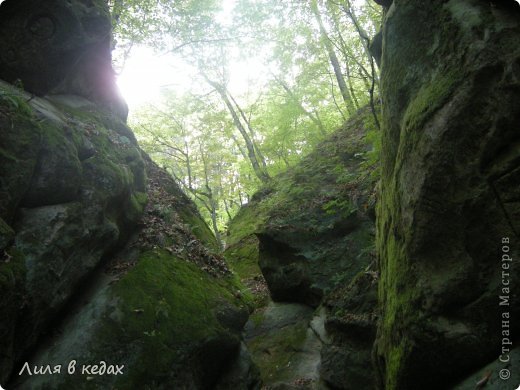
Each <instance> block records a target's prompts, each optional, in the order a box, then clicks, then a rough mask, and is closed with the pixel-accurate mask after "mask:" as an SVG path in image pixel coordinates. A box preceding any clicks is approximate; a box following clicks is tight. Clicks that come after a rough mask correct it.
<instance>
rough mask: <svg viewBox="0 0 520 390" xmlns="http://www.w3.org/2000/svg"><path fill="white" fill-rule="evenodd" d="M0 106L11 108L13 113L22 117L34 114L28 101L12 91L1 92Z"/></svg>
mask: <svg viewBox="0 0 520 390" xmlns="http://www.w3.org/2000/svg"><path fill="white" fill-rule="evenodd" d="M0 106H3V107H9V109H10V110H11V111H13V112H16V113H18V114H19V115H22V116H26V117H29V116H31V114H32V110H31V108H30V107H29V106H28V104H27V101H26V100H25V99H24V98H23V97H21V96H20V95H18V94H16V93H12V92H10V91H6V90H0Z"/></svg>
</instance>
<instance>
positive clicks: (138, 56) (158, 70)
mask: <svg viewBox="0 0 520 390" xmlns="http://www.w3.org/2000/svg"><path fill="white" fill-rule="evenodd" d="M190 80H191V78H190V76H189V75H188V74H187V69H186V65H185V64H182V65H180V64H179V62H178V60H176V59H175V58H174V57H173V56H168V55H161V54H156V53H154V51H153V49H151V48H147V47H135V48H133V49H132V52H131V54H130V57H129V58H128V60H127V61H126V64H125V66H124V68H123V70H122V72H121V73H120V75H119V76H118V77H117V85H118V86H119V89H120V90H121V93H122V94H123V97H124V98H125V100H126V102H127V103H128V105H129V107H130V109H131V110H132V109H133V108H137V107H138V106H142V105H144V104H146V103H156V102H157V101H158V100H159V99H160V98H161V90H162V89H164V88H170V87H171V88H174V89H176V90H186V89H189V83H190Z"/></svg>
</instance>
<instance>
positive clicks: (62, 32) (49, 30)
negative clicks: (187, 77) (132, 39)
mask: <svg viewBox="0 0 520 390" xmlns="http://www.w3.org/2000/svg"><path fill="white" fill-rule="evenodd" d="M111 29H112V26H111V19H110V15H109V11H108V6H107V3H106V1H105V0H95V1H92V0H71V1H59V0H39V1H34V0H6V1H5V2H3V3H2V4H1V5H0V36H1V37H2V38H1V39H0V79H3V80H6V81H8V82H15V81H17V82H19V83H21V85H23V87H24V89H25V90H27V91H30V92H32V93H34V94H36V95H38V96H43V95H48V94H75V95H79V96H83V97H85V98H87V99H90V100H91V101H94V102H96V103H98V104H99V105H101V106H103V107H105V108H106V109H108V110H111V111H112V112H114V113H116V114H117V115H119V116H120V117H121V118H123V119H126V115H127V113H128V109H127V107H126V103H125V102H124V101H123V99H122V98H121V97H120V96H119V92H118V90H117V87H116V85H115V74H114V71H113V70H112V63H111V39H112V34H111Z"/></svg>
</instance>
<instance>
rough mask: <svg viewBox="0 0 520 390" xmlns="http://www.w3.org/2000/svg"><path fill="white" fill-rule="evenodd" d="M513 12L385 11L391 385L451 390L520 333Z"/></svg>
mask: <svg viewBox="0 0 520 390" xmlns="http://www.w3.org/2000/svg"><path fill="white" fill-rule="evenodd" d="M519 9H520V7H519V6H518V4H517V3H516V2H514V1H509V2H508V1H503V2H484V1H474V0H465V1H453V0H450V1H432V2H421V4H420V5H418V3H417V2H414V1H406V0H396V1H394V2H393V4H392V5H391V6H390V7H389V8H388V10H387V13H386V17H385V20H384V26H383V53H382V64H381V66H382V68H381V69H382V71H381V90H382V100H383V150H382V157H381V164H382V183H381V184H382V185H381V188H382V192H381V200H380V202H379V205H378V209H377V215H378V222H377V228H378V239H377V241H378V255H379V259H380V269H381V280H380V284H379V300H380V304H381V307H382V320H381V322H380V325H379V330H378V337H377V346H376V351H377V356H378V362H379V366H380V369H381V378H382V383H381V387H384V388H386V389H399V390H403V389H405V390H406V389H418V388H421V389H433V388H435V389H438V388H447V387H449V386H451V385H452V384H453V381H456V380H457V379H458V378H461V377H464V376H465V375H468V374H469V373H471V372H472V371H473V370H476V369H477V368H479V367H483V366H485V365H486V364H487V363H489V362H491V361H493V360H495V359H497V357H498V356H499V355H501V353H502V346H503V343H504V339H506V340H505V342H507V341H508V340H511V339H508V338H509V336H508V335H511V334H516V335H517V336H516V337H518V334H520V321H519V320H518V319H519V318H520V317H519V314H520V313H519V310H520V306H519V305H518V282H519V281H520V269H519V267H518V255H519V250H520V246H519V241H518V234H519V232H520V230H519V225H518V221H519V220H520V218H519V217H520V214H519V213H520V203H519V200H520V193H519V190H518V189H519V183H520V176H519V174H520V168H519V162H520V147H519V146H520V143H519V142H520V131H519V130H520V128H519V126H520V106H519V105H518V101H519V99H520V78H519V74H520V73H519V70H520V45H519V42H520V11H519ZM507 256H510V258H512V259H514V260H513V261H508V260H507ZM502 259H505V261H503V260H502ZM506 285H507V286H506ZM504 287H506V289H505V290H503V288H504ZM501 295H503V296H506V295H507V296H508V297H509V298H508V299H510V306H500V305H499V303H500V298H499V296H501ZM513 302H516V303H515V304H513ZM504 312H507V313H508V314H507V315H509V316H510V319H509V318H503V317H502V316H503V315H504V314H503V313H504ZM503 320H505V321H506V323H505V325H504V323H503V322H502V321H503ZM504 326H506V328H504ZM503 331H506V333H507V334H506V333H504V334H503V333H502V332H503ZM504 346H505V347H506V349H507V348H509V347H511V345H507V344H506V345H504ZM503 368H507V367H506V366H504V367H503ZM493 375H494V376H498V372H496V373H494V374H493ZM513 385H516V383H514V384H513V383H512V384H511V386H512V387H514V386H513Z"/></svg>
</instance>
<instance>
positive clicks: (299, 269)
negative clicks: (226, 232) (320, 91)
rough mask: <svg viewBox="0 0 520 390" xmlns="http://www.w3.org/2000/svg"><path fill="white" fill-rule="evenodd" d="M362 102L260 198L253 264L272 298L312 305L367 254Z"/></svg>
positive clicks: (369, 178) (368, 188)
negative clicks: (255, 261) (260, 218)
mask: <svg viewBox="0 0 520 390" xmlns="http://www.w3.org/2000/svg"><path fill="white" fill-rule="evenodd" d="M369 113H370V112H369V110H368V109H364V110H361V111H360V112H359V113H358V115H356V116H355V117H354V118H352V119H351V120H350V121H349V122H348V123H346V124H345V126H344V128H342V129H341V130H339V131H337V132H336V133H334V134H332V135H331V136H330V138H329V139H327V140H326V141H324V142H323V143H322V144H320V145H319V146H318V147H317V148H316V149H315V150H314V151H313V152H312V153H311V154H310V155H309V156H308V157H306V158H304V160H303V161H302V162H301V163H299V164H298V165H297V166H295V167H294V168H292V169H290V170H289V171H287V172H286V173H284V174H281V175H279V176H278V177H277V178H276V179H275V181H274V183H273V184H272V185H271V187H268V188H266V189H264V191H265V192H267V194H266V195H264V196H263V198H262V199H261V201H260V203H259V204H257V205H255V206H253V207H255V208H258V209H259V210H261V213H263V214H264V216H265V220H264V222H263V223H262V224H260V225H259V226H258V227H257V228H256V235H257V237H258V239H259V265H260V268H261V270H262V273H263V275H264V277H265V279H266V281H267V284H268V286H269V290H270V293H271V296H272V298H273V300H275V301H286V302H301V303H306V304H308V305H310V306H314V307H316V306H318V305H319V304H320V302H321V299H322V297H323V295H324V293H326V292H328V291H330V290H331V289H333V288H334V287H335V286H336V285H338V284H342V283H348V282H349V281H350V280H351V279H352V278H353V277H354V276H355V275H356V274H357V273H358V272H359V271H360V270H361V269H363V268H365V267H366V266H367V265H368V264H369V263H370V262H371V261H372V257H371V249H373V244H374V236H373V226H374V222H373V219H372V217H373V206H374V203H375V196H374V192H375V191H374V181H375V175H374V174H373V169H374V166H371V165H370V163H368V162H367V153H368V151H369V150H370V146H369V145H368V143H367V141H366V139H365V134H366V131H367V128H370V123H371V122H370V120H371V118H370V116H369V115H370V114H369Z"/></svg>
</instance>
